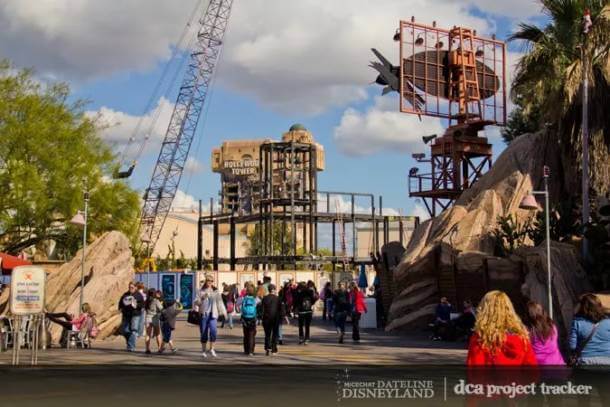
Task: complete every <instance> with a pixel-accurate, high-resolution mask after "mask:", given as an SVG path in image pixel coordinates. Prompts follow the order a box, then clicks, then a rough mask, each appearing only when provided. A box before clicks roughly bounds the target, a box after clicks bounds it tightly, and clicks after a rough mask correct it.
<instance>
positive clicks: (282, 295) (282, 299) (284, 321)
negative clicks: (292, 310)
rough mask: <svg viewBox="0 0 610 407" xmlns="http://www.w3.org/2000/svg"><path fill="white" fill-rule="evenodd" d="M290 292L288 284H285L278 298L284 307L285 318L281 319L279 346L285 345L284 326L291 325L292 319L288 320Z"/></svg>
mask: <svg viewBox="0 0 610 407" xmlns="http://www.w3.org/2000/svg"><path fill="white" fill-rule="evenodd" d="M287 290H288V283H284V286H283V287H282V288H281V289H280V292H279V294H278V297H279V298H280V304H281V306H282V310H283V314H284V318H281V319H280V327H279V331H278V341H277V343H278V344H279V345H283V344H284V324H287V325H290V319H289V318H288V304H287V302H286V292H287Z"/></svg>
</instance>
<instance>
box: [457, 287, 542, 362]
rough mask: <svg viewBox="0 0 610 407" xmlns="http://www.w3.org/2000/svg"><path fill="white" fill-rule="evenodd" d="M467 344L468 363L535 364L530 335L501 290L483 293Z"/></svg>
mask: <svg viewBox="0 0 610 407" xmlns="http://www.w3.org/2000/svg"><path fill="white" fill-rule="evenodd" d="M476 315H477V322H476V324H475V326H474V334H473V335H472V336H471V338H470V344H469V347H468V358H467V361H466V364H467V365H468V366H498V365H500V366H524V365H525V366H535V365H537V363H536V356H535V355H534V352H533V350H532V345H531V342H530V338H529V334H528V331H527V328H526V327H525V325H523V322H521V318H519V316H518V315H517V313H516V312H515V309H514V308H513V304H512V302H511V301H510V299H509V298H508V296H507V295H506V294H505V293H503V292H502V291H490V292H488V293H487V294H485V297H483V299H482V300H481V304H480V305H479V308H478V310H477V314H476Z"/></svg>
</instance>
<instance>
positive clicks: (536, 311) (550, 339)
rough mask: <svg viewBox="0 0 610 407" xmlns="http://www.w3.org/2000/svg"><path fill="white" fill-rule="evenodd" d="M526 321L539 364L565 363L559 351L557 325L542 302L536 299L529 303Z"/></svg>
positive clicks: (561, 364)
mask: <svg viewBox="0 0 610 407" xmlns="http://www.w3.org/2000/svg"><path fill="white" fill-rule="evenodd" d="M526 323H527V327H528V329H529V334H530V340H531V342H532V349H533V350H534V355H535V356H536V361H537V362H538V364H539V365H558V366H563V365H565V362H564V360H563V356H561V352H559V345H558V342H557V327H556V326H555V324H554V323H553V320H552V319H551V317H549V314H547V312H546V310H545V309H544V308H543V307H542V305H541V304H539V303H537V302H536V301H529V302H528V303H527V318H526Z"/></svg>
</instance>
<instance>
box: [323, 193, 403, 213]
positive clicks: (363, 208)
mask: <svg viewBox="0 0 610 407" xmlns="http://www.w3.org/2000/svg"><path fill="white" fill-rule="evenodd" d="M328 201H330V205H327V202H328ZM370 203H371V202H370V198H369V197H361V196H360V197H356V200H355V202H354V213H367V214H368V213H371V210H372V208H371V205H370ZM375 205H377V202H375ZM327 206H328V208H329V210H330V212H331V213H337V212H339V213H343V214H350V213H352V203H351V198H348V196H347V195H330V198H329V199H328V200H327V197H326V194H322V193H319V194H318V211H319V212H326V208H327ZM375 213H377V214H378V213H379V208H377V207H376V208H375ZM383 215H384V216H398V215H400V211H399V210H396V209H394V208H383Z"/></svg>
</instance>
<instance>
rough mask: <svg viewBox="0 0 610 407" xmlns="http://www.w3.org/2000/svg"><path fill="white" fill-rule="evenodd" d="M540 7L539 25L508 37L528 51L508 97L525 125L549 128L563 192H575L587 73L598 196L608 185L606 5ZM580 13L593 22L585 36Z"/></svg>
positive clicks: (561, 2) (560, 1) (561, 1)
mask: <svg viewBox="0 0 610 407" xmlns="http://www.w3.org/2000/svg"><path fill="white" fill-rule="evenodd" d="M540 3H541V5H542V9H543V12H544V13H545V14H546V15H547V16H548V23H547V24H546V25H545V26H544V27H537V26H535V25H532V24H527V23H522V24H520V26H519V29H518V30H517V31H516V32H515V33H513V34H512V36H511V37H510V39H511V40H521V41H523V42H524V45H525V48H526V51H527V52H526V54H525V55H524V56H523V57H522V58H521V60H520V62H519V64H518V66H517V70H516V75H515V79H514V81H513V85H512V98H513V100H515V101H518V102H519V104H520V106H521V109H522V110H521V111H520V112H518V113H517V115H523V118H524V119H525V120H524V121H525V122H527V121H536V122H538V124H539V127H541V125H542V124H544V123H550V124H551V125H553V126H554V128H553V134H556V135H557V141H558V143H560V148H561V154H562V159H563V160H562V163H563V170H564V174H562V175H563V177H562V178H563V179H564V189H565V191H566V192H568V193H574V192H573V191H578V190H579V188H578V179H579V177H578V174H577V173H578V171H579V170H580V169H579V163H580V162H581V155H582V152H581V148H580V143H581V142H580V139H581V132H580V127H581V110H582V104H581V100H582V93H581V92H582V89H581V78H582V76H583V71H584V70H586V71H587V72H588V76H589V78H590V85H589V87H590V88H589V97H590V99H589V104H590V112H589V123H590V131H591V175H592V187H593V189H594V190H595V191H597V192H598V193H602V194H603V193H605V192H607V190H608V186H609V185H610V172H609V171H608V170H607V168H608V165H609V161H610V156H609V151H608V146H609V145H610V133H609V129H610V121H609V119H608V118H609V115H608V112H607V109H608V104H609V103H610V60H609V56H610V54H609V47H610V6H609V5H608V2H607V1H600V0H540ZM585 9H589V10H590V12H591V19H592V20H593V26H592V28H591V30H590V32H589V33H588V34H587V35H585V34H584V33H583V16H584V13H585ZM585 61H588V63H586V66H585V63H584V62H585ZM536 116H537V117H536Z"/></svg>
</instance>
